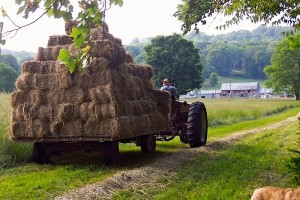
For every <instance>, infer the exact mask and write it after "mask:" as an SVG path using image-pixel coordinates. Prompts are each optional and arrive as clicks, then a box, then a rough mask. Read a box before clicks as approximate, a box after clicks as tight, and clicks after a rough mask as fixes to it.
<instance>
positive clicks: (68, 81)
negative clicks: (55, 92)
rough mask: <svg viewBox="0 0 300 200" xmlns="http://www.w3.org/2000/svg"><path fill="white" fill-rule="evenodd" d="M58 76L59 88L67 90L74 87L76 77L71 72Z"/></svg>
mask: <svg viewBox="0 0 300 200" xmlns="http://www.w3.org/2000/svg"><path fill="white" fill-rule="evenodd" d="M56 76H57V81H58V86H59V88H60V89H67V88H70V87H72V86H73V85H74V80H73V79H74V76H73V75H72V74H70V73H69V72H67V73H59V74H57V75H56Z"/></svg>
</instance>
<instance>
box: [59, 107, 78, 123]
mask: <svg viewBox="0 0 300 200" xmlns="http://www.w3.org/2000/svg"><path fill="white" fill-rule="evenodd" d="M78 117H79V109H78V106H76V105H74V104H70V103H63V104H59V105H58V114H57V119H58V121H60V122H63V123H66V122H70V121H74V120H76V119H77V118H78Z"/></svg>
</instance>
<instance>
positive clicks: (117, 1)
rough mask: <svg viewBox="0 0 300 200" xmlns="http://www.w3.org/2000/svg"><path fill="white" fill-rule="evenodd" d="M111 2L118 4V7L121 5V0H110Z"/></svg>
mask: <svg viewBox="0 0 300 200" xmlns="http://www.w3.org/2000/svg"><path fill="white" fill-rule="evenodd" d="M111 3H113V4H115V5H118V6H120V7H122V6H123V0H111Z"/></svg>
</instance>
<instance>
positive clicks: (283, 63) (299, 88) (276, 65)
mask: <svg viewBox="0 0 300 200" xmlns="http://www.w3.org/2000/svg"><path fill="white" fill-rule="evenodd" d="M299 57H300V49H296V50H291V49H290V44H289V41H288V39H285V40H283V41H282V42H279V43H278V44H277V46H276V48H275V51H274V53H273V55H272V58H271V65H269V66H267V67H266V68H265V69H264V72H265V73H266V75H267V78H268V80H267V82H266V85H267V86H268V87H272V88H273V89H274V90H275V91H277V92H280V91H284V90H288V91H289V92H291V93H292V94H294V95H296V99H297V100H300V60H299Z"/></svg>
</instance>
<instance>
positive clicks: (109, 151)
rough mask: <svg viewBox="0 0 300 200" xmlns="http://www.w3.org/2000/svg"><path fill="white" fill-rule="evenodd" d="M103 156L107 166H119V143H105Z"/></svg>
mask: <svg viewBox="0 0 300 200" xmlns="http://www.w3.org/2000/svg"><path fill="white" fill-rule="evenodd" d="M102 154H103V160H104V163H105V164H107V165H112V164H118V163H119V158H120V155H119V154H120V153H119V144H118V142H115V141H112V142H103V148H102Z"/></svg>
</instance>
